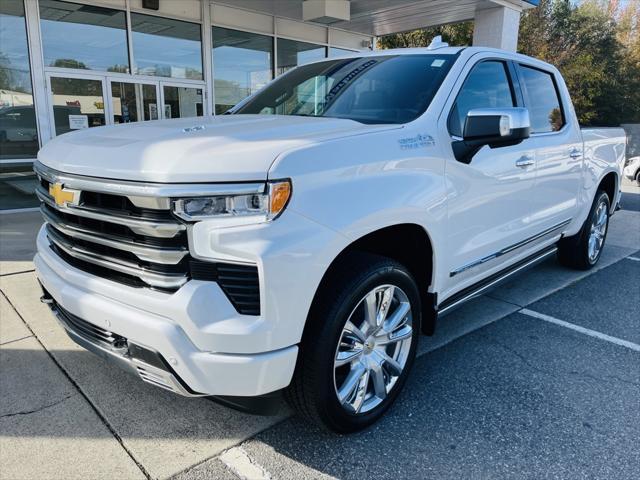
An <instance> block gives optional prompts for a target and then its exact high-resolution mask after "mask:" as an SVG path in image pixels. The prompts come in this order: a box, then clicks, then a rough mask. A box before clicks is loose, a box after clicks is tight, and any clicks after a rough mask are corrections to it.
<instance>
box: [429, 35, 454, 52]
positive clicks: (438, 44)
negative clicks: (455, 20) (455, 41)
mask: <svg viewBox="0 0 640 480" xmlns="http://www.w3.org/2000/svg"><path fill="white" fill-rule="evenodd" d="M448 46H449V44H448V43H447V42H443V41H442V35H437V36H435V37H434V38H433V40H431V43H430V44H429V46H428V47H427V50H436V49H438V48H445V47H448Z"/></svg>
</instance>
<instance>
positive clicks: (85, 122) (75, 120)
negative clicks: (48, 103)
mask: <svg viewBox="0 0 640 480" xmlns="http://www.w3.org/2000/svg"><path fill="white" fill-rule="evenodd" d="M69 128H70V129H71V130H81V129H83V128H89V117H88V116H87V115H69Z"/></svg>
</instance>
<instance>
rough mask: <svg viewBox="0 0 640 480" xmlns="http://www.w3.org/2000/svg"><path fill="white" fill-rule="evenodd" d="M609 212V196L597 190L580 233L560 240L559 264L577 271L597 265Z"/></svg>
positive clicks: (605, 233) (602, 246)
mask: <svg viewBox="0 0 640 480" xmlns="http://www.w3.org/2000/svg"><path fill="white" fill-rule="evenodd" d="M610 212H611V201H610V199H609V196H608V195H607V194H606V193H605V192H604V191H602V190H598V192H597V193H596V197H595V199H594V200H593V205H591V210H590V211H589V216H588V217H587V219H586V220H585V222H584V224H583V225H582V228H581V229H580V231H579V232H578V233H577V234H575V235H574V236H572V237H567V238H563V239H562V240H560V243H559V244H558V259H559V260H560V263H562V264H563V265H565V266H567V267H571V268H576V269H578V270H589V269H590V268H592V267H593V266H594V265H595V264H596V263H598V260H599V259H600V255H602V250H603V249H604V244H605V240H606V238H607V232H608V230H609V215H610ZM603 215H604V217H603ZM594 247H595V248H594Z"/></svg>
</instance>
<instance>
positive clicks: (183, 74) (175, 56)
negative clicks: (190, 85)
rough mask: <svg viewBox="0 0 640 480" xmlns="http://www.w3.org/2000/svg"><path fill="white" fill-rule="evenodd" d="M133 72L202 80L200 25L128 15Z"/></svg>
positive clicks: (147, 16)
mask: <svg viewBox="0 0 640 480" xmlns="http://www.w3.org/2000/svg"><path fill="white" fill-rule="evenodd" d="M131 30H132V36H133V39H132V43H133V57H134V59H135V64H136V73H138V74H140V75H152V76H156V77H172V78H189V79H193V80H202V40H201V36H200V25H198V24H196V23H190V22H181V21H179V20H171V19H168V18H160V17H152V16H149V15H141V14H139V13H132V14H131Z"/></svg>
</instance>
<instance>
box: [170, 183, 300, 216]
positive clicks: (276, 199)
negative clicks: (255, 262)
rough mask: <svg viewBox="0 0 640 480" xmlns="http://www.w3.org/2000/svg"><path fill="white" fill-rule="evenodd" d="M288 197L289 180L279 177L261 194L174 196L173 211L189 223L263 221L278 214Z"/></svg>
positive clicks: (289, 190) (289, 189) (283, 207)
mask: <svg viewBox="0 0 640 480" xmlns="http://www.w3.org/2000/svg"><path fill="white" fill-rule="evenodd" d="M290 197H291V182H290V181H289V180H279V181H276V182H268V183H267V185H266V189H265V191H264V192H263V193H250V194H239V195H234V194H227V195H219V196H209V197H191V198H180V199H176V200H174V202H173V213H174V214H176V215H177V216H178V217H180V218H182V219H184V220H187V221H190V222H197V221H199V220H212V219H219V220H220V221H221V223H224V224H225V225H245V224H250V223H262V222H268V221H270V220H273V219H275V218H276V217H277V216H278V215H280V214H281V213H282V211H283V210H284V209H285V207H286V206H287V203H288V202H289V198H290Z"/></svg>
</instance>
